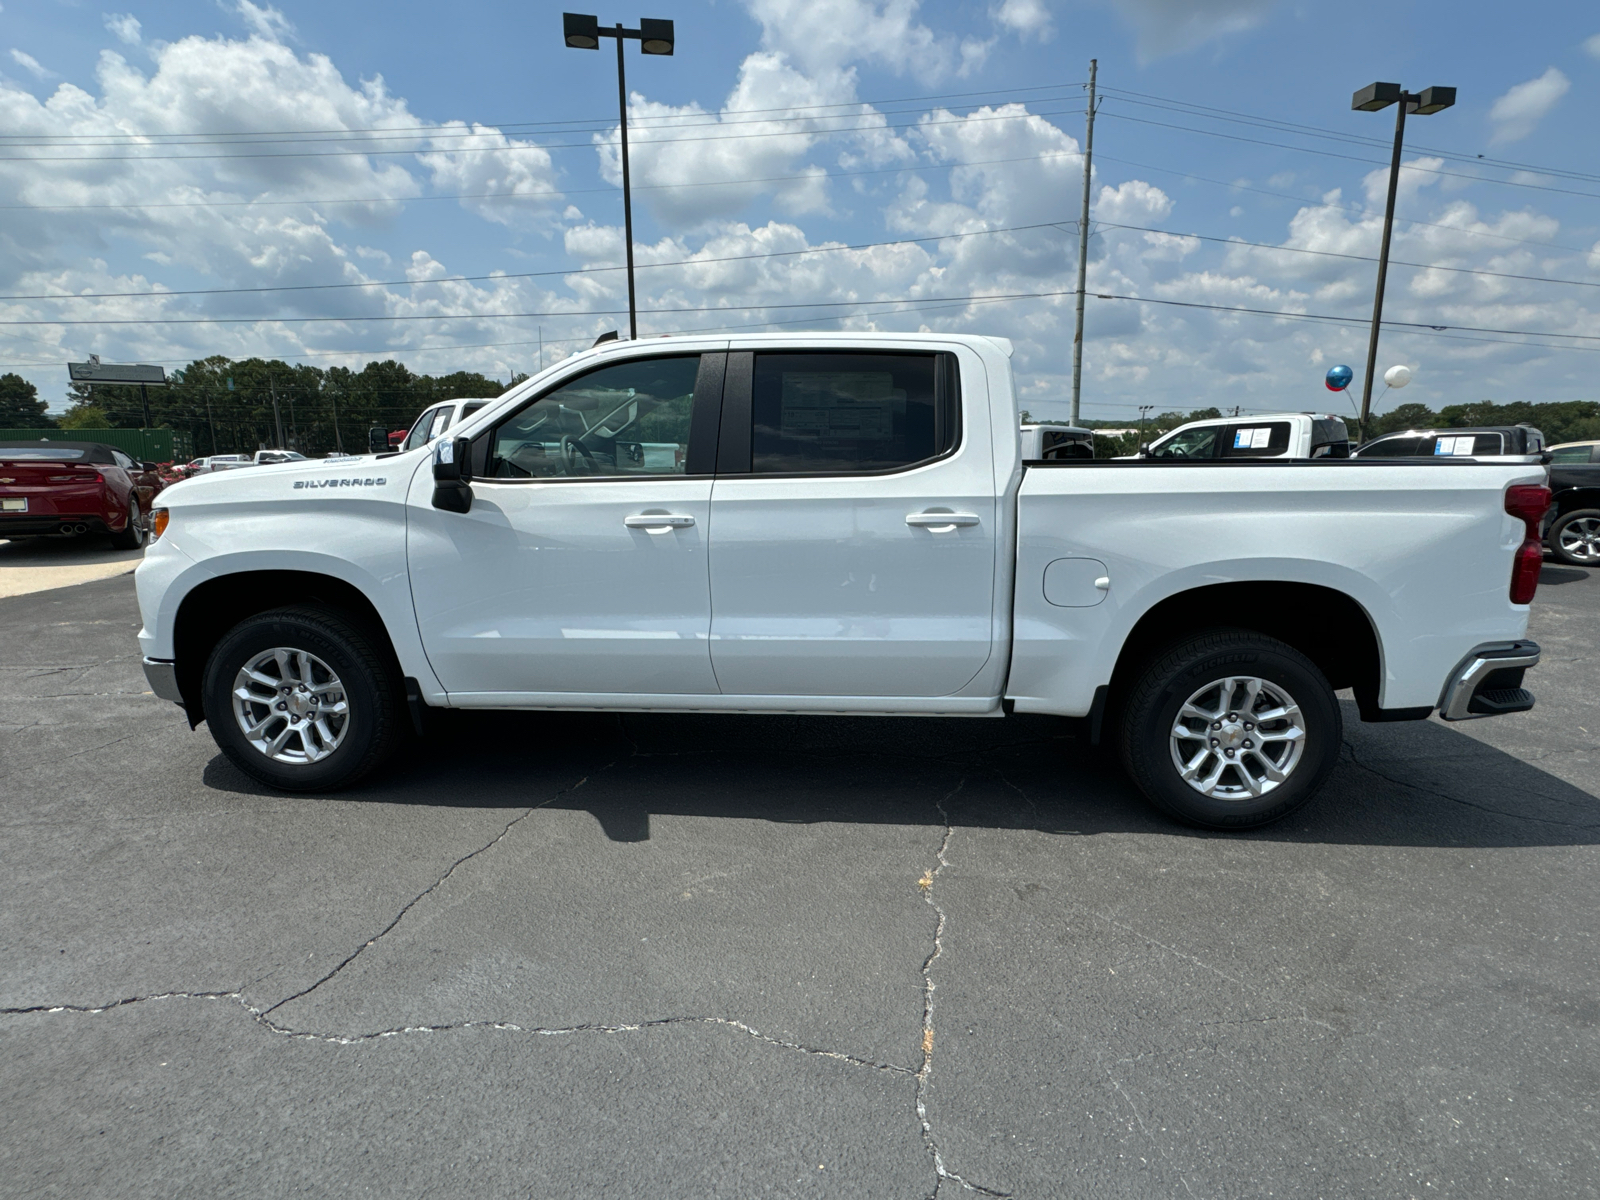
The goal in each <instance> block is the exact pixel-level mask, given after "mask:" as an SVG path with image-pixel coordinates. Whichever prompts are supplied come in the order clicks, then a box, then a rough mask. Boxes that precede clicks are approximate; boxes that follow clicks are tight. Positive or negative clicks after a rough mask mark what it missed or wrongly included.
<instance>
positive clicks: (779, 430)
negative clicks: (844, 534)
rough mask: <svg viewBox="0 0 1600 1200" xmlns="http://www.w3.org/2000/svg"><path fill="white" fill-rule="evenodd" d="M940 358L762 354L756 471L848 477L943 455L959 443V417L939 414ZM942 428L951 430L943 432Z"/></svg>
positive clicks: (755, 417)
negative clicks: (956, 431)
mask: <svg viewBox="0 0 1600 1200" xmlns="http://www.w3.org/2000/svg"><path fill="white" fill-rule="evenodd" d="M936 359H937V355H933V354H758V355H756V360H755V377H754V381H753V387H752V392H751V424H752V431H751V443H750V449H751V461H750V465H751V470H753V471H756V472H764V473H767V474H779V475H790V474H804V475H813V474H815V475H843V474H850V473H852V472H859V471H888V470H894V469H895V468H897V467H905V466H910V465H911V464H912V463H918V462H923V461H925V460H927V459H930V458H934V457H936V456H937V455H939V454H941V453H943V452H944V451H945V450H947V449H949V444H950V443H952V442H953V426H954V422H953V421H943V422H941V421H939V420H938V417H937V403H938V397H937V395H936V392H937V388H936V386H935V362H936ZM941 429H943V430H948V431H949V432H946V433H944V435H943V437H942V438H941V436H940V433H941ZM941 441H943V442H944V443H945V444H943V445H941V444H939V443H940V442H941Z"/></svg>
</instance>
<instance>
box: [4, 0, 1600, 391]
mask: <svg viewBox="0 0 1600 1200" xmlns="http://www.w3.org/2000/svg"><path fill="white" fill-rule="evenodd" d="M126 3H127V0H118V5H117V6H116V7H103V6H100V5H97V4H93V3H61V2H54V0H31V2H29V3H26V4H21V3H18V2H17V0H5V2H4V8H3V9H0V130H4V131H5V132H6V133H8V134H9V135H10V136H9V138H7V139H5V143H6V144H7V145H8V148H7V149H6V150H3V151H0V204H3V205H5V206H6V208H5V210H4V211H6V215H7V218H8V219H7V220H6V221H5V222H3V226H4V227H3V228H0V297H3V298H0V322H6V323H5V324H0V369H12V370H17V371H19V372H20V373H22V374H24V375H26V376H27V377H29V378H31V379H33V380H34V381H35V382H36V383H38V384H39V385H40V387H41V389H42V391H43V393H44V394H45V395H47V396H49V397H51V398H52V399H56V398H59V397H60V396H61V395H62V394H63V392H64V381H65V368H64V365H63V364H64V362H65V361H66V360H67V359H68V358H78V357H81V356H83V355H84V354H87V353H89V352H98V353H101V354H102V355H103V356H105V357H107V358H108V359H118V360H135V359H137V360H142V361H161V362H166V363H168V364H169V365H171V366H177V365H181V363H182V362H183V361H186V360H188V359H190V358H193V357H196V356H199V355H203V354H207V353H227V354H230V355H234V356H236V357H238V356H244V355H247V354H252V353H259V354H263V355H279V356H283V357H294V358H299V359H301V360H303V361H307V362H312V363H316V364H318V365H334V364H346V365H359V364H360V363H362V362H365V361H366V360H368V359H370V358H373V357H395V358H398V359H400V360H401V361H404V362H406V363H407V364H408V365H410V366H412V367H414V368H416V369H418V370H425V371H432V372H441V371H448V370H455V369H461V368H467V369H476V370H482V371H484V372H485V373H487V374H490V375H495V376H498V377H501V378H504V377H506V376H507V375H508V374H509V373H510V372H511V371H512V370H521V371H526V370H529V369H531V368H532V367H534V366H535V365H536V362H537V358H538V354H539V350H538V341H539V338H540V336H541V334H542V336H543V338H544V341H545V355H546V357H545V361H546V362H549V361H552V359H553V357H554V356H555V355H556V354H561V353H566V352H569V351H570V350H572V349H575V348H577V347H578V346H581V345H584V344H587V342H588V341H589V340H591V339H592V338H593V337H594V336H595V335H596V334H597V333H598V332H601V331H603V330H606V329H611V328H616V327H619V326H620V327H623V328H625V321H626V318H625V317H618V316H615V315H609V314H608V313H606V312H604V311H602V310H613V309H617V308H620V307H623V302H624V296H625V292H624V282H623V277H622V275H621V273H620V272H618V271H615V270H605V269H604V268H608V267H615V265H616V264H617V263H619V262H620V261H621V244H622V243H621V230H620V226H621V203H620V197H619V194H618V193H617V191H616V182H617V180H616V169H615V151H614V143H615V134H614V129H615V123H616V104H617V93H616V78H615V65H614V56H613V53H612V50H611V46H610V44H609V43H606V44H605V45H604V46H603V47H602V50H601V52H600V53H593V52H581V51H576V50H570V49H567V48H565V47H564V46H563V45H562V43H561V37H560V13H561V6H553V5H544V4H532V5H529V4H522V5H506V4H492V3H457V4H454V5H451V6H449V8H448V9H443V8H441V7H440V6H438V5H436V4H433V5H423V4H420V3H389V4H384V5H381V6H380V5H377V4H355V3H343V4H333V5H330V4H317V5H312V4H301V3H295V2H292V0H291V2H289V3H283V4H281V5H279V6H277V7H273V6H271V5H266V4H262V5H259V6H258V5H256V4H252V3H249V2H248V0H222V2H221V3H214V2H206V3H201V2H199V0H194V2H186V3H158V4H145V5H137V4H136V5H135V6H133V7H131V8H129V7H126ZM641 15H655V16H661V17H670V18H672V19H674V20H675V21H676V23H677V36H678V48H677V53H676V55H675V56H674V57H671V58H662V57H648V58H647V57H642V56H640V55H639V54H638V52H637V46H636V44H635V45H634V47H633V48H632V49H631V52H630V54H629V58H628V70H629V77H628V82H629V85H630V91H631V93H632V95H633V101H632V107H631V109H630V111H631V113H632V120H633V121H634V122H635V125H634V148H635V154H634V159H633V169H634V183H635V186H636V188H637V191H636V193H635V196H636V202H635V222H636V242H637V243H638V253H639V261H640V263H641V270H640V272H639V285H640V293H641V294H640V307H641V309H642V310H650V309H677V310H707V311H678V312H642V313H641V322H640V324H641V333H642V334H654V333H661V332H670V331H674V330H681V329H704V328H735V327H737V328H804V327H807V326H814V327H817V328H827V329H837V328H878V329H886V330H891V329H917V328H931V329H950V330H963V331H971V332H983V333H995V334H1001V335H1004V336H1007V337H1011V338H1013V339H1014V340H1015V342H1016V344H1017V347H1018V353H1017V360H1016V361H1017V367H1018V372H1019V376H1020V378H1021V380H1022V383H1023V386H1024V389H1025V396H1026V399H1027V403H1028V405H1029V407H1030V408H1032V409H1033V411H1035V412H1042V413H1047V414H1051V415H1056V414H1059V413H1060V412H1062V411H1064V408H1063V407H1061V406H1062V405H1063V404H1064V400H1065V397H1066V395H1067V386H1068V372H1069V369H1070V353H1071V329H1072V304H1073V298H1072V297H1071V296H1070V295H1063V294H1061V293H1064V292H1068V291H1070V290H1071V289H1072V287H1073V286H1074V270H1075V255H1076V233H1075V227H1074V224H1073V222H1075V221H1076V218H1077V213H1078V203H1079V189H1080V187H1081V174H1080V171H1081V161H1082V160H1081V155H1080V143H1081V141H1082V137H1083V113H1082V110H1083V91H1082V88H1081V87H1080V86H1079V85H1080V84H1081V83H1082V81H1083V80H1084V79H1085V78H1086V74H1087V61H1088V59H1089V58H1090V57H1097V58H1098V59H1099V63H1100V82H1101V85H1102V87H1103V88H1104V89H1105V100H1104V103H1103V106H1102V108H1101V109H1100V115H1099V122H1098V125H1097V129H1096V146H1095V149H1096V157H1095V172H1094V176H1095V177H1094V181H1093V193H1094V197H1095V202H1094V221H1093V224H1092V226H1091V228H1092V230H1093V232H1094V237H1093V239H1092V242H1091V252H1090V264H1089V290H1090V291H1091V293H1093V294H1094V295H1093V297H1092V298H1091V299H1090V300H1089V302H1088V308H1089V320H1088V338H1087V341H1086V354H1085V360H1086V366H1085V383H1084V411H1085V415H1087V416H1092V417H1101V418H1111V419H1118V418H1122V417H1132V416H1133V414H1134V412H1135V409H1136V406H1137V405H1139V404H1143V403H1153V404H1156V405H1158V406H1160V407H1163V408H1165V407H1191V406H1198V405H1209V404H1217V405H1230V406H1231V405H1234V404H1237V405H1240V406H1242V407H1243V408H1244V409H1245V410H1246V411H1252V410H1253V411H1265V410H1270V409H1277V408H1306V407H1313V406H1327V405H1334V406H1336V405H1338V404H1340V403H1343V402H1344V401H1342V399H1341V398H1339V397H1331V396H1329V394H1328V393H1327V392H1325V391H1324V390H1323V389H1322V388H1321V386H1320V380H1321V377H1322V373H1323V372H1324V371H1325V370H1326V369H1327V367H1329V366H1331V365H1333V364H1334V363H1336V362H1347V363H1350V364H1351V365H1352V366H1355V367H1356V368H1357V370H1358V371H1359V370H1360V368H1361V366H1362V363H1363V361H1364V354H1365V336H1366V335H1365V330H1364V329H1363V328H1361V327H1360V326H1359V324H1353V323H1346V324H1340V323H1337V322H1329V321H1323V320H1290V319H1282V318H1272V317H1267V316H1262V315H1258V314H1251V313H1241V312H1237V311H1234V310H1237V309H1241V308H1252V309H1261V310H1268V311H1270V312H1275V313H1276V312H1289V313H1296V314H1302V315H1309V316H1315V317H1344V318H1351V319H1354V321H1356V322H1359V321H1360V320H1364V319H1365V318H1366V317H1367V316H1368V315H1369V314H1370V305H1371V293H1372V283H1373V277H1374V271H1375V267H1374V264H1373V263H1372V262H1371V261H1370V259H1371V257H1372V255H1374V254H1375V252H1376V248H1377V237H1378V225H1379V221H1378V217H1379V215H1380V214H1381V204H1382V191H1383V187H1384V182H1385V179H1386V174H1387V171H1386V163H1387V158H1388V152H1387V145H1386V142H1387V138H1388V137H1389V134H1390V132H1391V130H1392V127H1393V119H1392V110H1389V111H1386V112H1383V113H1379V114H1363V113H1353V112H1351V111H1350V108H1349V97H1350V93H1351V92H1352V91H1353V90H1354V89H1355V88H1357V87H1359V86H1361V85H1362V84H1365V83H1367V82H1370V81H1372V80H1374V79H1383V80H1392V81H1395V82H1399V83H1402V84H1404V85H1405V86H1407V87H1412V88H1420V87H1423V86H1426V85H1429V84H1434V83H1439V84H1448V85H1454V86H1455V87H1457V88H1458V89H1459V102H1458V104H1457V106H1456V107H1455V108H1454V109H1451V110H1447V111H1446V112H1443V113H1440V114H1437V115H1435V116H1431V117H1414V118H1412V120H1411V121H1410V122H1409V123H1408V139H1407V145H1408V152H1407V155H1406V162H1407V164H1408V165H1409V166H1410V167H1411V168H1412V169H1408V170H1404V171H1403V172H1402V175H1401V203H1400V210H1399V211H1400V217H1401V218H1402V220H1401V222H1400V224H1399V225H1398V227H1397V235H1396V243H1395V249H1394V257H1395V259H1396V260H1397V262H1398V261H1401V260H1403V261H1405V262H1415V263H1422V264H1425V265H1427V266H1432V267H1435V268H1451V269H1450V270H1440V269H1434V270H1424V269H1418V268H1415V267H1410V266H1398V265H1397V266H1395V267H1394V268H1393V269H1392V270H1391V276H1390V291H1389V299H1388V304H1387V308H1386V316H1388V317H1391V318H1393V319H1395V320H1398V321H1408V322H1414V323H1416V324H1418V325H1420V326H1444V328H1443V329H1432V328H1427V329H1420V330H1417V331H1413V332H1405V331H1401V330H1395V331H1386V332H1385V335H1384V342H1383V348H1382V350H1381V352H1380V356H1379V358H1380V363H1379V365H1380V368H1381V367H1383V366H1387V365H1390V364H1392V363H1396V362H1404V363H1407V364H1408V365H1410V366H1412V367H1413V369H1414V371H1415V373H1416V374H1415V382H1414V383H1413V384H1412V386H1411V388H1410V389H1409V390H1408V391H1407V392H1406V393H1404V398H1405V399H1407V400H1412V399H1415V400H1421V401H1423V402H1426V403H1430V404H1433V405H1434V406H1438V405H1441V404H1448V403H1453V402H1459V401H1462V400H1471V399H1482V398H1494V399H1502V400H1504V399H1579V398H1582V399H1589V398H1593V397H1594V394H1595V393H1594V389H1593V386H1592V384H1591V382H1590V380H1591V378H1592V376H1593V374H1594V371H1593V367H1594V365H1596V364H1595V363H1594V361H1593V360H1592V359H1591V357H1590V356H1591V355H1593V354H1596V353H1600V316H1597V313H1600V291H1597V287H1596V285H1600V168H1596V167H1595V166H1594V164H1596V163H1600V153H1597V151H1600V133H1597V130H1596V123H1595V121H1594V116H1595V114H1596V112H1597V108H1600V106H1597V103H1596V101H1597V97H1600V15H1597V14H1596V12H1595V10H1594V9H1593V7H1592V6H1580V5H1578V4H1576V3H1571V4H1566V3H1547V4H1541V5H1534V6H1524V8H1523V9H1521V10H1519V11H1518V12H1517V13H1516V17H1515V20H1514V21H1513V20H1508V19H1507V16H1506V9H1505V7H1504V6H1503V5H1495V6H1491V5H1489V4H1461V3H1458V4H1454V5H1451V6H1448V13H1446V11H1445V9H1444V8H1442V7H1441V6H1420V5H1413V6H1397V5H1393V4H1392V3H1391V4H1360V3H1357V4H1340V5H1328V4H1318V5H1313V4H1308V3H1301V4H1293V3H1280V2H1274V0H1214V2H1194V3H1180V2H1178V0H1100V2H1094V3H1092V2H1083V3H1075V2H1069V0H993V2H975V3H942V4H941V3H923V4H921V5H918V4H916V3H914V2H910V0H900V2H887V3H885V2H877V3H874V2H872V0H743V2H737V0H720V2H718V3H705V2H695V0H668V2H667V3H664V4H662V5H660V6H659V7H650V8H648V9H646V10H641V11H638V12H635V11H632V10H629V11H627V12H619V11H612V10H607V11H604V12H601V13H599V16H600V17H601V19H602V20H604V21H607V22H611V21H615V20H624V21H627V22H628V23H630V24H633V23H636V22H637V19H638V17H639V16H641ZM1208 110H1211V111H1208ZM1290 125H1293V126H1298V127H1301V128H1290V127H1289V126H1290ZM290 131H299V132H294V133H291V132H290ZM306 131H316V132H306ZM151 135H162V136H159V137H153V136H151ZM1363 139H1368V140H1363ZM252 142H255V143H261V144H258V145H250V144H247V143H252ZM378 150H382V151H384V153H374V151H378ZM1479 155H1482V156H1483V158H1481V159H1480V158H1479V157H1478V156H1479ZM240 156H245V157H240ZM139 206H153V207H139ZM1246 243H1253V244H1250V245H1247V244H1246ZM848 246H856V247H863V248H860V249H842V248H840V247H848ZM763 256H764V257H763ZM1339 256H1343V257H1339ZM708 260H718V261H708ZM647 263H648V264H654V263H661V264H677V265H664V266H650V267H645V266H643V264H647ZM685 264H687V265H685ZM538 272H548V274H544V275H537V274H535V273H538ZM491 275H498V276H499V278H476V279H471V280H464V281H454V282H442V283H428V282H425V281H427V280H430V279H440V278H444V279H450V278H452V277H456V276H474V277H482V276H491ZM1513 277H1515V278H1513ZM1556 280H1559V281H1564V282H1552V281H1556ZM330 284H338V285H345V286H342V287H335V288H330V287H328V286H327V285H330ZM350 285H359V286H350ZM194 289H213V290H212V291H210V292H209V294H205V295H172V294H170V293H173V292H179V291H185V290H194ZM239 289H298V290H277V291H271V290H267V291H264V290H244V291H241V290H239ZM135 292H156V293H160V294H158V295H146V296H133V295H128V294H127V293H135ZM86 293H89V294H92V295H86ZM105 293H112V295H109V296H107V295H104V294H105ZM1101 295H1108V296H1118V297H1134V298H1136V299H1111V300H1106V299H1099V298H1098V297H1099V296H1101ZM39 296H46V297H63V298H60V299H57V298H50V299H35V298H32V297H39ZM1187 306H1209V307H1187ZM527 313H541V314H548V315H542V316H520V315H505V314H527ZM209 317H233V318H240V319H238V320H235V321H234V322H232V323H228V324H205V323H195V322H197V321H202V319H204V318H209ZM308 317H310V318H318V319H317V320H312V321H305V320H298V319H297V318H308ZM357 317H367V318H382V319H368V320H356V319H354V318H357ZM327 318H337V320H328V319H327ZM395 318H403V319H395ZM107 321H128V322H135V321H145V322H153V323H146V324H135V323H128V324H103V323H102V324H87V323H67V322H107ZM23 322H32V323H23ZM40 322H54V323H40ZM778 322H784V323H787V324H774V323H778ZM1485 331H1513V332H1485ZM1523 331H1527V332H1526V333H1525V332H1523ZM1533 333H1537V334H1538V335H1540V336H1537V337H1535V336H1529V334H1533ZM1562 334H1565V335H1572V336H1567V337H1560V336H1556V335H1562ZM1586 338H1587V339H1589V340H1585V339H1586ZM1583 347H1588V348H1587V349H1584V348H1583ZM1398 398H1399V395H1398V394H1397V393H1391V394H1390V395H1389V396H1388V397H1386V398H1385V399H1384V401H1383V403H1384V404H1385V405H1387V404H1391V403H1394V402H1396V401H1397V400H1398Z"/></svg>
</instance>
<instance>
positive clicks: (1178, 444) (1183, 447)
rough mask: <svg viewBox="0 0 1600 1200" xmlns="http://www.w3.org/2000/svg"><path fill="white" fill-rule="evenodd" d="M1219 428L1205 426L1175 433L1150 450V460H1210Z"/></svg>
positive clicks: (1216, 426) (1220, 430)
mask: <svg viewBox="0 0 1600 1200" xmlns="http://www.w3.org/2000/svg"><path fill="white" fill-rule="evenodd" d="M1221 432H1222V428H1221V426H1218V425H1207V426H1203V427H1201V428H1199V429H1185V430H1184V431H1183V432H1181V433H1175V434H1173V435H1172V436H1171V437H1169V438H1168V439H1167V440H1166V441H1164V442H1162V443H1161V444H1160V445H1159V446H1152V447H1151V448H1150V457H1151V458H1210V457H1211V456H1212V452H1213V451H1214V450H1215V449H1216V445H1217V434H1219V433H1221Z"/></svg>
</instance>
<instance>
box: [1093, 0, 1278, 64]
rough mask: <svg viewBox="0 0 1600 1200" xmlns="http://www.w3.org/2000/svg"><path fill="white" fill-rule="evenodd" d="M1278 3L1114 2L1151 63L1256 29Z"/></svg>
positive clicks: (1224, 0)
mask: <svg viewBox="0 0 1600 1200" xmlns="http://www.w3.org/2000/svg"><path fill="white" fill-rule="evenodd" d="M1276 2H1277V0H1110V3H1111V7H1112V8H1114V9H1115V10H1116V11H1117V12H1118V13H1119V14H1120V15H1121V16H1122V19H1123V20H1124V21H1126V22H1127V23H1128V24H1130V25H1132V26H1133V29H1134V32H1135V34H1136V35H1137V36H1138V45H1139V58H1140V60H1141V61H1144V62H1148V61H1149V60H1150V59H1153V58H1161V57H1163V56H1165V55H1168V54H1178V53H1181V52H1182V51H1185V50H1192V49H1194V48H1195V47H1196V46H1200V45H1203V44H1204V43H1206V42H1209V41H1211V40H1213V39H1214V38H1220V37H1225V36H1227V35H1228V34H1232V33H1243V32H1245V31H1246V30H1249V29H1254V28H1255V27H1256V26H1257V25H1259V24H1261V22H1262V21H1264V20H1266V18H1267V14H1268V13H1269V12H1271V11H1272V9H1273V7H1274V6H1275V4H1276Z"/></svg>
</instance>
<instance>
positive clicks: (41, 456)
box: [0, 446, 84, 462]
mask: <svg viewBox="0 0 1600 1200" xmlns="http://www.w3.org/2000/svg"><path fill="white" fill-rule="evenodd" d="M83 453H84V452H83V451H82V450H49V449H45V448H44V447H40V448H39V449H37V450H35V449H34V448H33V447H31V446H29V447H26V448H23V449H12V448H10V447H6V448H0V458H3V459H5V460H6V461H7V462H35V461H44V462H70V461H72V460H73V459H75V458H82V457H83Z"/></svg>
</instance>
